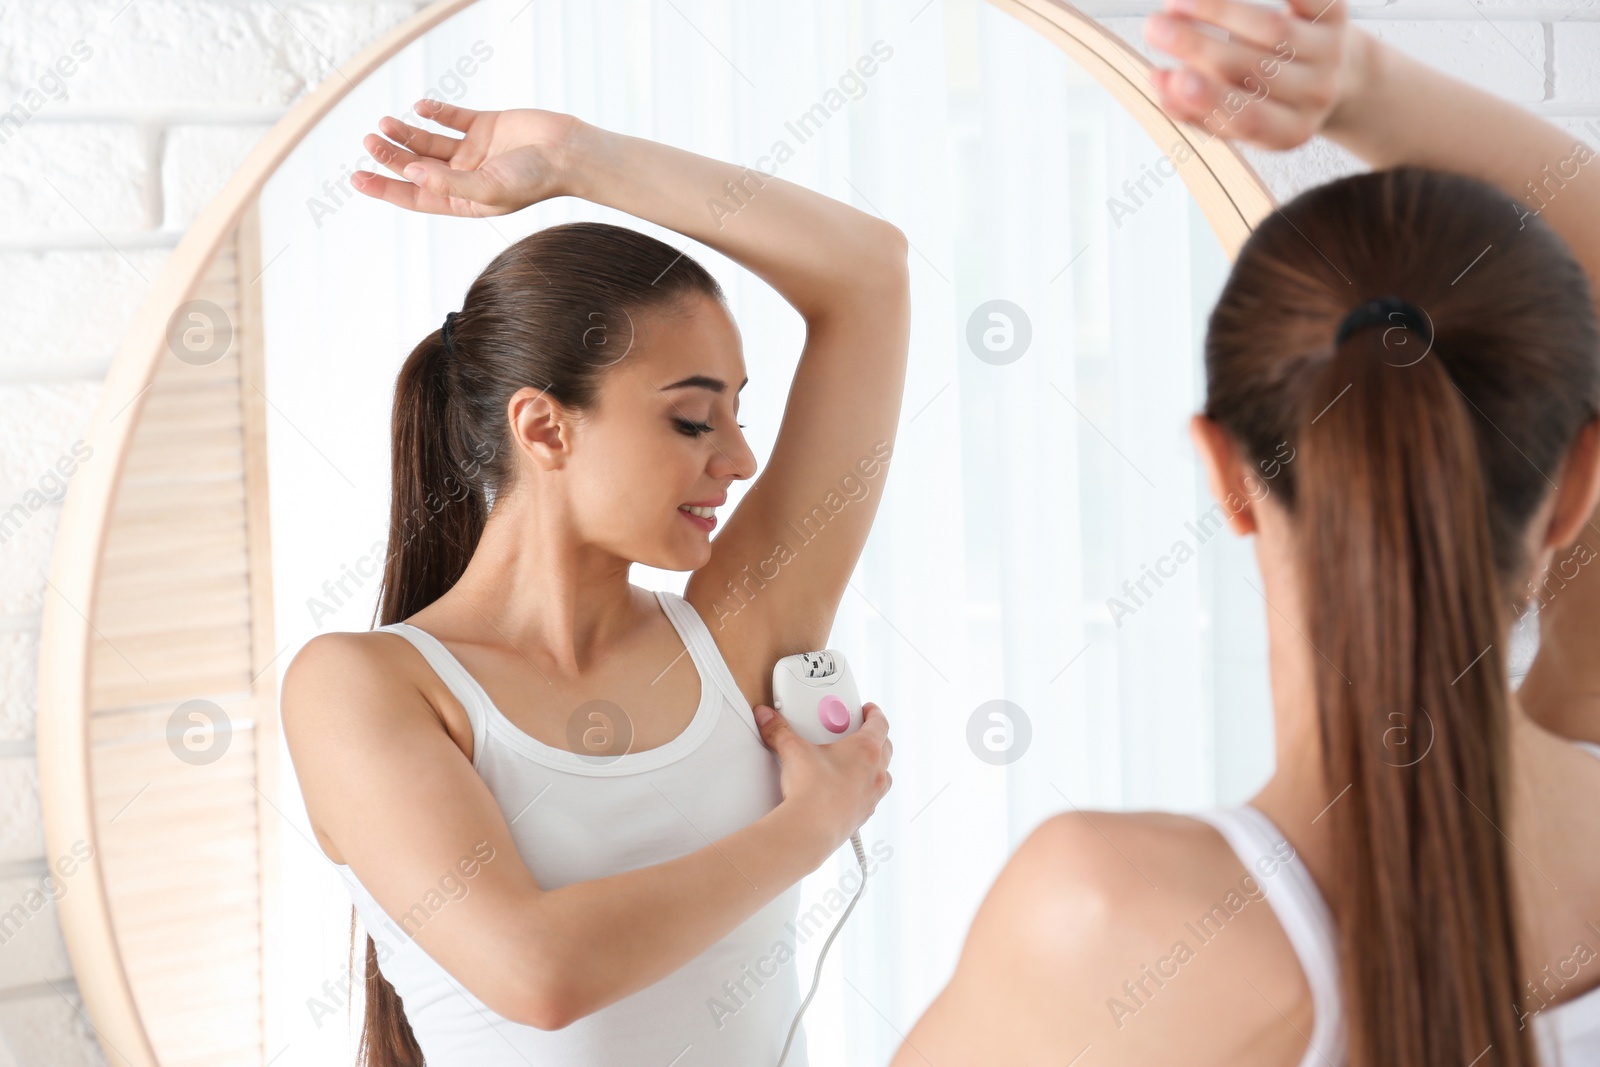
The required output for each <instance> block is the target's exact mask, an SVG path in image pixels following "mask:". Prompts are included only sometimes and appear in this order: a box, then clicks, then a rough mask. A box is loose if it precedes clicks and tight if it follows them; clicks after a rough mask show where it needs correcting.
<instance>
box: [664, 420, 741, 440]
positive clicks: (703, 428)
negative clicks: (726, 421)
mask: <svg viewBox="0 0 1600 1067" xmlns="http://www.w3.org/2000/svg"><path fill="white" fill-rule="evenodd" d="M673 421H674V422H676V423H677V424H678V432H679V433H683V434H687V435H688V436H690V437H699V436H700V435H701V434H706V433H710V432H711V431H712V430H714V429H716V427H715V426H713V425H711V424H710V423H709V422H693V421H691V420H689V419H674V420H673ZM734 425H735V426H737V427H739V429H741V430H742V429H744V428H745V424H744V423H742V422H736V423H734Z"/></svg>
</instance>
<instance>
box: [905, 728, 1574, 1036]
mask: <svg viewBox="0 0 1600 1067" xmlns="http://www.w3.org/2000/svg"><path fill="white" fill-rule="evenodd" d="M1557 754H1559V755H1560V756H1562V757H1566V758H1563V759H1560V760H1556V759H1555V758H1554V757H1555V756H1556V755H1557ZM1540 759H1542V760H1544V761H1545V762H1546V763H1547V764H1555V763H1559V766H1552V767H1549V768H1548V770H1549V774H1550V776H1551V777H1553V778H1556V779H1559V781H1557V782H1556V783H1555V784H1556V785H1557V786H1558V787H1559V788H1558V789H1557V790H1555V791H1552V792H1549V793H1547V794H1546V795H1544V796H1534V797H1533V798H1531V799H1529V800H1528V804H1529V805H1531V806H1532V807H1533V808H1535V809H1537V810H1530V811H1529V812H1528V813H1527V820H1526V821H1527V823H1529V824H1537V823H1539V822H1541V821H1543V822H1545V823H1546V824H1547V825H1549V824H1554V825H1556V826H1557V827H1558V828H1559V830H1558V833H1557V835H1556V837H1555V838H1554V839H1552V840H1551V841H1550V842H1547V843H1545V844H1541V845H1539V846H1535V845H1533V844H1532V843H1531V842H1530V841H1529V840H1527V839H1526V838H1525V837H1523V836H1522V831H1521V830H1520V829H1519V828H1518V827H1508V828H1507V829H1508V830H1510V832H1511V833H1512V835H1513V837H1514V839H1515V840H1517V841H1520V842H1522V844H1523V845H1525V846H1526V847H1527V848H1528V850H1530V851H1532V850H1533V849H1535V847H1538V848H1541V849H1547V850H1548V851H1549V853H1550V856H1549V858H1548V859H1547V860H1546V861H1545V862H1544V863H1542V864H1541V866H1542V868H1543V870H1544V874H1547V875H1549V876H1550V877H1552V878H1554V879H1555V881H1556V882H1557V883H1558V884H1559V885H1560V887H1561V888H1560V890H1559V892H1560V893H1561V894H1562V895H1563V896H1567V897H1571V898H1572V899H1574V900H1576V901H1580V902H1586V905H1587V912H1588V914H1589V915H1590V917H1591V919H1592V917H1593V915H1595V914H1596V913H1600V869H1597V862H1596V861H1595V860H1593V859H1590V858H1589V857H1590V856H1595V855H1600V849H1597V848H1596V847H1595V844H1596V839H1597V838H1600V830H1597V829H1595V824H1594V823H1593V820H1592V818H1588V817H1586V816H1585V815H1584V814H1583V812H1584V811H1589V812H1592V811H1593V810H1595V805H1597V804H1600V758H1591V757H1590V755H1589V753H1588V752H1586V751H1585V750H1584V749H1583V748H1581V747H1580V746H1578V745H1574V744H1572V743H1570V742H1562V743H1561V745H1560V749H1559V753H1540ZM1561 788H1565V789H1566V790H1567V796H1568V801H1567V802H1566V803H1565V804H1564V805H1563V804H1561V802H1560V800H1559V797H1560V789H1561ZM1574 797H1577V798H1578V801H1577V802H1574V801H1573V799H1572V798H1574ZM1558 806H1559V808H1560V809H1564V810H1558ZM1317 815H1318V812H1317V810H1316V807H1315V806H1313V807H1312V808H1310V809H1308V810H1307V812H1306V819H1305V820H1299V821H1306V822H1309V821H1310V820H1311V819H1314V818H1316V817H1317ZM1586 818H1587V819H1588V821H1587V824H1586V823H1585V819H1586ZM1323 821H1324V822H1325V820H1323ZM1310 828H1311V829H1312V830H1316V829H1318V828H1319V827H1317V826H1312V827H1310ZM1302 839H1304V835H1303V834H1302V833H1299V832H1296V833H1291V834H1290V835H1289V836H1288V837H1287V838H1286V837H1285V835H1284V834H1283V833H1282V832H1281V831H1280V830H1279V828H1278V826H1277V825H1276V824H1274V823H1273V821H1272V820H1271V819H1269V818H1267V817H1266V816H1265V815H1264V814H1262V813H1261V812H1259V811H1256V810H1255V809H1253V808H1241V809H1232V810H1225V811H1218V812H1208V813H1203V814H1202V815H1201V816H1200V817H1190V816H1183V815H1175V814H1168V813H1164V812H1098V811H1080V810H1074V811H1071V812H1065V813H1062V814H1060V815H1056V816H1053V817H1051V818H1050V819H1047V820H1045V822H1043V823H1042V824H1040V825H1039V826H1038V827H1037V828H1036V829H1035V830H1034V831H1033V833H1031V834H1030V835H1029V836H1028V837H1027V838H1026V839H1025V840H1024V841H1023V843H1022V844H1021V845H1020V846H1019V847H1018V848H1017V850H1016V852H1015V853H1014V854H1013V855H1012V857H1011V859H1010V861H1009V862H1008V863H1007V864H1006V866H1005V868H1004V869H1003V870H1002V872H1001V874H1000V876H999V877H998V878H997V879H996V881H995V883H994V885H993V887H992V888H991V889H990V892H989V895H988V896H987V897H986V898H985V900H984V902H983V905H982V906H981V907H980V909H979V912H978V914H977V917H976V918H975V920H974V921H973V924H972V928H971V931H970V933H969V935H968V939H967V942H966V944H965V946H964V948H963V951H962V956H961V960H960V962H959V964H958V966H957V968H956V973H955V976H954V977H953V978H952V979H951V982H950V986H949V988H948V989H947V991H946V994H945V995H944V996H942V997H941V998H939V999H938V1000H936V1001H935V1002H934V1004H933V1006H932V1007H930V1008H929V1010H928V1012H927V1013H926V1014H925V1015H924V1016H923V1019H922V1020H921V1021H920V1022H919V1023H918V1025H917V1029H916V1030H915V1031H914V1032H913V1033H912V1034H911V1035H910V1038H911V1041H914V1042H915V1045H916V1048H917V1049H918V1050H919V1051H920V1052H921V1054H922V1055H924V1056H926V1057H927V1058H928V1059H929V1060H931V1061H932V1062H941V1059H942V1058H949V1059H950V1060H951V1061H952V1062H962V1060H961V1057H962V1056H970V1055H971V1054H974V1053H975V1052H976V1049H975V1048H974V1047H973V1046H972V1045H971V1044H970V1042H971V1041H973V1040H974V1039H975V1037H974V1035H981V1040H982V1042H983V1051H984V1052H985V1054H992V1055H993V1056H995V1057H996V1059H997V1061H998V1060H1001V1059H1003V1060H1004V1062H1008V1063H1012V1064H1015V1065H1019V1067H1020V1065H1029V1064H1039V1065H1041V1067H1042V1065H1045V1064H1052V1065H1056V1067H1059V1065H1060V1064H1062V1063H1067V1062H1071V1061H1072V1060H1073V1057H1074V1056H1075V1055H1080V1054H1081V1055H1084V1057H1085V1058H1084V1060H1083V1063H1084V1064H1086V1063H1087V1062H1088V1058H1087V1057H1088V1056H1089V1055H1093V1056H1095V1057H1096V1058H1097V1061H1098V1062H1115V1063H1118V1064H1119V1065H1126V1067H1137V1065H1141V1064H1152V1065H1164V1064H1170V1063H1172V1062H1176V1061H1177V1060H1179V1059H1181V1061H1182V1062H1184V1063H1187V1064H1194V1065H1202V1064H1217V1065H1223V1064H1226V1065H1229V1067H1302V1065H1303V1067H1342V1064H1343V1062H1344V1061H1343V1048H1344V1045H1343V1038H1342V1036H1341V1035H1342V1033H1343V1027H1342V1026H1341V1025H1338V1024H1337V1023H1336V1021H1335V1020H1334V1019H1333V1018H1332V1016H1334V1015H1335V1014H1336V1013H1338V1014H1340V1015H1342V1010H1341V1006H1340V1005H1339V999H1340V998H1339V992H1340V984H1339V968H1338V943H1337V928H1336V926H1335V924H1334V921H1333V918H1332V911H1331V909H1330V907H1329V905H1328V903H1327V901H1326V900H1325V898H1324V896H1323V893H1322V890H1321V888H1320V885H1319V883H1318V881H1317V880H1316V878H1314V877H1312V876H1311V874H1310V873H1309V870H1310V868H1311V867H1321V866H1322V863H1321V860H1320V858H1318V862H1316V863H1313V864H1309V865H1308V863H1307V862H1306V859H1307V858H1306V857H1305V856H1303V855H1301V853H1300V852H1299V851H1298V850H1297V849H1296V847H1295V845H1294V844H1293V841H1295V840H1302ZM1312 840H1313V842H1314V843H1313V845H1312V846H1311V847H1313V848H1318V847H1321V846H1322V842H1317V841H1316V840H1315V837H1314V836H1313V838H1312ZM1513 855H1517V853H1516V851H1515V850H1513ZM1530 859H1531V857H1529V856H1524V857H1522V858H1520V859H1519V860H1518V863H1519V864H1525V865H1526V866H1527V871H1528V873H1529V874H1530V875H1531V877H1532V878H1534V879H1542V876H1541V875H1540V874H1539V873H1537V872H1536V871H1534V867H1533V864H1532V863H1531V862H1530ZM1546 885H1547V887H1548V883H1546ZM1553 892H1554V891H1553ZM1518 900H1519V907H1518V910H1519V913H1520V914H1521V915H1522V916H1523V918H1524V920H1525V921H1526V923H1527V925H1528V927H1529V930H1530V936H1529V937H1528V939H1527V945H1526V947H1525V949H1524V957H1525V959H1524V962H1523V968H1522V970H1523V973H1524V974H1525V975H1527V976H1528V977H1529V978H1531V979H1534V980H1536V981H1543V982H1544V983H1545V985H1546V986H1549V987H1550V989H1549V990H1548V991H1547V992H1546V993H1544V994H1543V996H1544V999H1543V1000H1540V999H1539V998H1538V997H1537V996H1535V995H1533V992H1532V989H1533V987H1532V986H1531V985H1530V986H1529V988H1528V993H1529V996H1528V999H1527V1001H1526V1003H1525V1004H1523V1005H1521V1006H1519V1008H1518V1014H1519V1016H1521V1017H1522V1018H1523V1023H1524V1025H1527V1026H1531V1027H1533V1028H1535V1032H1536V1034H1537V1039H1538V1041H1539V1042H1540V1043H1541V1044H1552V1045H1558V1046H1559V1047H1560V1048H1561V1049H1562V1050H1563V1051H1562V1053H1561V1055H1560V1056H1559V1057H1552V1056H1551V1055H1550V1054H1549V1053H1544V1054H1543V1056H1544V1062H1545V1063H1546V1064H1548V1065H1550V1067H1555V1065H1557V1064H1560V1065H1562V1067H1570V1065H1573V1064H1579V1063H1592V1062H1600V1051H1597V1048H1596V1047H1597V1045H1600V928H1596V927H1595V926H1588V927H1586V926H1585V925H1584V924H1583V923H1582V922H1576V921H1570V920H1569V921H1566V922H1565V923H1564V924H1563V926H1562V927H1561V928H1560V929H1556V928H1549V927H1547V926H1546V925H1545V919H1546V913H1548V912H1549V911H1550V908H1549V907H1548V903H1547V901H1546V900H1544V899H1542V898H1540V897H1538V896H1537V895H1536V894H1534V893H1533V892H1532V891H1531V890H1525V891H1524V892H1523V893H1522V894H1521V895H1520V896H1519V898H1518ZM1582 911H1583V907H1582V906H1580V907H1578V908H1577V912H1578V913H1581V912H1582ZM1551 976H1554V977H1553V978H1552V977H1551ZM1319 1009H1320V1010H1321V1014H1320V1015H1319ZM1339 1021H1341V1022H1342V1019H1341V1020H1339ZM1091 1049H1092V1050H1093V1051H1092V1052H1090V1051H1088V1050H1091ZM916 1062H919V1061H918V1060H917V1059H916V1058H915V1057H913V1056H910V1055H905V1056H902V1057H901V1058H900V1059H897V1060H896V1061H895V1067H901V1065H902V1063H904V1064H908V1065H909V1064H913V1063H916Z"/></svg>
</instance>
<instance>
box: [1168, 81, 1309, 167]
mask: <svg viewBox="0 0 1600 1067" xmlns="http://www.w3.org/2000/svg"><path fill="white" fill-rule="evenodd" d="M1154 73H1156V74H1160V75H1161V77H1160V78H1156V77H1154V76H1153V77H1152V78H1151V82H1152V84H1154V85H1155V87H1156V92H1157V94H1158V95H1159V96H1160V97H1161V106H1162V107H1163V108H1164V109H1165V110H1166V111H1167V113H1168V114H1171V115H1173V116H1176V117H1177V118H1180V119H1183V120H1184V121H1186V122H1192V123H1195V124H1196V125H1203V126H1205V127H1206V128H1207V129H1208V130H1210V131H1211V132H1212V133H1213V134H1221V135H1223V136H1226V137H1238V138H1243V139H1244V140H1247V141H1253V142H1255V143H1256V144H1259V145H1264V146H1265V147H1267V148H1293V147H1295V146H1296V145H1299V144H1302V143H1304V142H1305V140H1306V139H1307V138H1308V137H1310V136H1311V134H1312V133H1314V132H1316V131H1315V128H1314V127H1313V126H1311V124H1310V122H1309V119H1308V117H1307V116H1306V114H1305V112H1303V111H1301V110H1299V109H1297V108H1294V107H1291V106H1289V105H1286V104H1283V103H1279V102H1278V101H1276V100H1273V99H1271V98H1270V97H1267V96H1261V97H1246V96H1245V95H1244V94H1243V90H1241V89H1239V88H1237V87H1235V86H1232V85H1226V86H1225V85H1222V84H1220V83H1218V82H1217V81H1215V80H1214V79H1212V78H1209V77H1207V76H1205V75H1203V74H1200V73H1199V72H1197V71H1193V70H1170V71H1157V72H1154Z"/></svg>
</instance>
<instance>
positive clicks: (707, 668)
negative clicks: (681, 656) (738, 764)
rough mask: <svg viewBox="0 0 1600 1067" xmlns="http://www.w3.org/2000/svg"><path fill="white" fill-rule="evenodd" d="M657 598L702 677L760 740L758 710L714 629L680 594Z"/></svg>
mask: <svg viewBox="0 0 1600 1067" xmlns="http://www.w3.org/2000/svg"><path fill="white" fill-rule="evenodd" d="M655 594H656V600H658V601H659V602H660V603H661V610H662V611H665V612H666V613H667V618H668V619H670V620H671V621H672V624H673V626H675V627H676V628H677V631H678V636H679V637H681V638H682V639H683V644H684V647H685V648H687V649H688V650H689V655H690V656H691V657H692V658H693V659H694V664H695V666H696V667H698V668H700V677H701V678H706V679H710V681H711V683H712V684H713V685H715V686H716V687H717V689H718V691H719V692H721V694H722V696H723V699H724V700H726V701H727V702H728V703H729V704H731V705H732V706H733V708H734V710H735V711H738V712H739V713H740V716H739V718H740V721H742V722H744V723H745V725H746V726H748V727H749V728H750V731H751V732H752V733H754V734H756V735H757V736H758V737H759V736H760V734H761V730H760V728H759V727H758V726H757V725H756V717H755V709H754V708H752V707H751V706H750V701H749V700H748V699H747V698H746V697H745V695H744V691H743V690H742V689H740V688H739V683H738V682H737V681H735V680H734V677H733V671H731V670H730V669H729V668H728V661H727V660H725V659H724V658H723V656H722V650H721V649H719V648H718V647H717V642H716V641H715V639H713V638H712V636H711V629H710V627H708V626H706V621H705V620H704V619H702V618H701V617H700V612H699V611H697V610H696V609H695V606H694V605H693V604H691V603H689V602H688V601H687V600H685V599H684V598H683V597H681V596H679V595H678V594H677V593H674V592H671V591H669V590H666V589H657V590H656V591H655Z"/></svg>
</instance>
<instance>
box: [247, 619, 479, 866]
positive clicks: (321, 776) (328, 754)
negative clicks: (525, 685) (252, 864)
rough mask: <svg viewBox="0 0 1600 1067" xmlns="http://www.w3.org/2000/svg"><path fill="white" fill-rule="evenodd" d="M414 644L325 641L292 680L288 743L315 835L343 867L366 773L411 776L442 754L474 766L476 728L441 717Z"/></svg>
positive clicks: (337, 636) (286, 693)
mask: <svg viewBox="0 0 1600 1067" xmlns="http://www.w3.org/2000/svg"><path fill="white" fill-rule="evenodd" d="M406 644H408V642H406V640H405V638H403V637H399V636H398V635H395V634H391V633H384V632H378V631H372V632H365V633H325V634H318V635H317V636H315V637H313V638H311V640H309V641H307V642H306V643H305V645H304V646H302V647H301V649H300V650H299V652H297V653H296V654H295V656H294V658H293V660H291V661H290V663H289V666H288V667H287V668H286V669H285V670H284V675H283V682H282V687H281V695H280V701H279V703H280V708H281V711H280V716H281V720H282V723H283V736H284V742H285V744H286V745H287V747H288V749H289V755H290V759H291V761H292V762H293V764H294V771H295V777H296V779H297V780H298V781H299V784H300V791H301V794H302V795H303V797H304V799H305V804H306V812H307V815H308V817H309V820H310V823H311V829H312V831H313V834H314V835H315V837H316V839H317V842H318V844H319V845H320V846H321V847H322V850H323V851H324V852H325V853H326V854H327V855H328V857H329V858H330V859H332V860H333V861H334V862H335V863H343V862H345V860H344V859H343V857H342V855H341V852H340V850H339V849H338V847H337V846H335V845H334V839H335V838H339V839H340V840H344V839H345V835H344V834H341V828H342V826H343V824H344V823H345V822H346V821H347V811H348V809H349V807H350V804H351V802H352V799H353V796H352V794H353V792H356V791H358V790H357V789H356V785H355V783H356V781H357V779H359V778H360V776H361V773H362V772H361V770H360V768H361V767H364V766H366V765H367V764H369V763H370V764H375V765H379V766H382V765H390V766H394V767H399V766H403V765H404V762H405V759H406V758H407V757H408V756H409V755H410V753H411V752H412V751H413V750H419V749H420V750H423V751H428V750H433V751H437V750H438V746H440V745H441V744H442V745H443V746H445V748H446V750H448V747H449V746H451V745H452V744H453V745H454V746H455V747H456V748H457V749H462V745H463V744H465V745H466V746H467V748H466V749H462V752H463V754H465V755H468V758H469V759H470V754H469V751H470V745H471V730H470V727H465V726H463V727H460V728H453V727H452V724H451V723H450V722H449V721H448V720H447V718H446V717H445V715H444V714H443V713H441V712H440V710H439V709H438V707H437V706H436V702H437V701H438V700H439V694H437V693H433V692H432V691H431V689H430V685H429V680H428V678H425V677H424V676H423V670H424V667H423V666H419V664H421V662H422V661H421V658H420V655H418V654H417V653H415V652H414V651H408V650H407V649H406V648H405V647H403V646H405V645H406ZM412 660H416V661H417V662H412ZM430 677H433V676H430ZM441 688H442V687H441ZM463 718H464V713H463ZM463 734H464V736H463Z"/></svg>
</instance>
